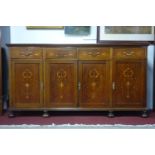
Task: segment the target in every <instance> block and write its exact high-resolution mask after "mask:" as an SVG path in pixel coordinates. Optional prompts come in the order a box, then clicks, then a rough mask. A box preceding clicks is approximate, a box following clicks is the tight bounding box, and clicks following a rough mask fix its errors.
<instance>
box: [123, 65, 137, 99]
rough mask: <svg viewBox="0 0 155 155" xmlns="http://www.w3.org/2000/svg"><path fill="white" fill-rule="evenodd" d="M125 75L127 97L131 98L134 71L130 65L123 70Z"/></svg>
mask: <svg viewBox="0 0 155 155" xmlns="http://www.w3.org/2000/svg"><path fill="white" fill-rule="evenodd" d="M123 77H124V80H125V87H126V98H127V99H129V98H130V97H131V94H130V93H131V87H132V81H133V80H134V79H133V77H134V71H133V69H131V68H130V67H127V68H126V69H125V70H124V71H123Z"/></svg>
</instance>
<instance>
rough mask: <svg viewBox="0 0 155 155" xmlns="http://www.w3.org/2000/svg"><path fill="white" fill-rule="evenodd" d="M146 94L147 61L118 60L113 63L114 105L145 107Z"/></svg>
mask: <svg viewBox="0 0 155 155" xmlns="http://www.w3.org/2000/svg"><path fill="white" fill-rule="evenodd" d="M145 94H146V62H145V61H143V60H126V61H125V60H116V61H115V63H114V64H113V107H119V108H125V107H127V108H138V107H139V108H140V107H141V108H143V107H145V105H146V95H145Z"/></svg>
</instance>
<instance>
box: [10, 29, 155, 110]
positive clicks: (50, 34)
mask: <svg viewBox="0 0 155 155" xmlns="http://www.w3.org/2000/svg"><path fill="white" fill-rule="evenodd" d="M10 42H11V43H45V44H48V43H49V44H52V43H54V44H59V43H62V44H64V43H84V44H85V43H96V27H95V26H93V27H91V34H90V35H89V36H83V37H75V36H74V37H73V36H67V35H65V34H64V31H63V30H27V29H26V27H24V26H11V27H10ZM147 63H148V65H147V66H148V67H147V107H148V108H149V109H152V107H153V63H154V47H153V46H149V47H148V60H147Z"/></svg>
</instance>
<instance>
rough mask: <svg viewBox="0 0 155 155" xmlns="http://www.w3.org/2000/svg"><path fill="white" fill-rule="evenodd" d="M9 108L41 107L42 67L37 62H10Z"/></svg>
mask: <svg viewBox="0 0 155 155" xmlns="http://www.w3.org/2000/svg"><path fill="white" fill-rule="evenodd" d="M10 65H11V66H10V67H11V72H10V74H11V75H10V82H11V98H10V99H11V101H10V102H11V108H41V107H43V95H42V94H43V92H42V80H43V79H42V74H43V72H42V65H41V63H40V62H39V61H28V60H27V61H20V60H19V61H18V60H16V61H12V62H11V64H10Z"/></svg>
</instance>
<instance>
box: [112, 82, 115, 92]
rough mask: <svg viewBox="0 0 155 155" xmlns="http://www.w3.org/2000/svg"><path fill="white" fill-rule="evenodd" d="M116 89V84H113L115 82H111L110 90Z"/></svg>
mask: <svg viewBox="0 0 155 155" xmlns="http://www.w3.org/2000/svg"><path fill="white" fill-rule="evenodd" d="M115 89H116V85H115V82H113V83H112V90H115Z"/></svg>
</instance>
